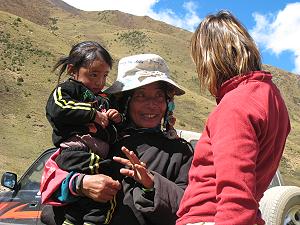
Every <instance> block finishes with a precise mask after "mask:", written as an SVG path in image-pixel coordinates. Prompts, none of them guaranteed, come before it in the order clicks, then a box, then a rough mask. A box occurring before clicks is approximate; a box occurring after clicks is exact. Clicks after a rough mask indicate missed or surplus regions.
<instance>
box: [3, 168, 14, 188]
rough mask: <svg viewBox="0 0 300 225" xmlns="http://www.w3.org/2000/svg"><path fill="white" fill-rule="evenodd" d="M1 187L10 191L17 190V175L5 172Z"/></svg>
mask: <svg viewBox="0 0 300 225" xmlns="http://www.w3.org/2000/svg"><path fill="white" fill-rule="evenodd" d="M1 185H2V186H4V187H7V188H9V189H12V190H15V189H17V174H15V173H11V172H5V173H4V174H3V175H2V178H1Z"/></svg>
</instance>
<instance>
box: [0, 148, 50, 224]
mask: <svg viewBox="0 0 300 225" xmlns="http://www.w3.org/2000/svg"><path fill="white" fill-rule="evenodd" d="M54 151H55V149H49V150H47V151H45V152H44V153H43V154H41V156H40V157H38V159H37V160H36V161H35V162H34V163H33V164H32V165H31V166H30V167H29V169H28V170H27V171H26V172H25V173H24V175H23V176H22V177H21V178H20V180H19V181H18V183H17V185H16V188H14V189H13V190H9V191H6V192H1V193H0V225H1V224H42V223H41V222H40V213H41V194H40V191H39V189H40V181H41V176H42V172H43V169H44V165H45V162H46V161H47V159H48V158H49V157H50V155H51V154H52V153H53V152H54Z"/></svg>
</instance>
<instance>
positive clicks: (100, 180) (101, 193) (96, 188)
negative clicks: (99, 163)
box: [81, 174, 121, 202]
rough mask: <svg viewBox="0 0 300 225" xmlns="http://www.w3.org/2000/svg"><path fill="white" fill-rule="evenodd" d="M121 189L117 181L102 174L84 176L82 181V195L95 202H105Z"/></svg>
mask: <svg viewBox="0 0 300 225" xmlns="http://www.w3.org/2000/svg"><path fill="white" fill-rule="evenodd" d="M120 189H121V184H120V182H119V181H116V180H113V179H112V178H111V177H109V176H106V175H104V174H95V175H85V176H84V178H83V181H82V189H81V191H82V193H83V194H84V195H85V196H86V197H88V198H91V199H93V200H94V201H97V202H107V201H109V200H111V199H113V197H114V196H115V195H116V194H117V192H118V191H119V190H120Z"/></svg>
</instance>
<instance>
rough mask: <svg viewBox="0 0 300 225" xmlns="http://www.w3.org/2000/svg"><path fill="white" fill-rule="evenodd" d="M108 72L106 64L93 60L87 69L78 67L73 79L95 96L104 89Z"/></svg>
mask: <svg viewBox="0 0 300 225" xmlns="http://www.w3.org/2000/svg"><path fill="white" fill-rule="evenodd" d="M109 71H110V67H109V65H108V64H107V63H106V62H104V61H101V60H95V61H94V62H93V63H92V64H91V65H90V66H89V67H80V68H79V71H78V72H77V73H75V76H74V79H75V80H78V81H80V82H82V83H83V84H84V85H85V86H86V87H87V88H89V89H90V90H91V91H92V92H93V93H94V94H97V93H99V92H100V91H102V89H103V88H104V86H105V82H106V77H107V76H108V73H109Z"/></svg>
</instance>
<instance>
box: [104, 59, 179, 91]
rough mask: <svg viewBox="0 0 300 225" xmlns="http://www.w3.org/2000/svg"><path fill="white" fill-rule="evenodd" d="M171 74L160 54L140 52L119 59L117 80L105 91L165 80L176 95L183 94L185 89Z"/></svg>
mask: <svg viewBox="0 0 300 225" xmlns="http://www.w3.org/2000/svg"><path fill="white" fill-rule="evenodd" d="M169 74H170V72H169V68H168V66H167V64H166V62H165V60H164V59H163V58H162V57H160V56H159V55H155V54H140V55H133V56H128V57H124V58H122V59H121V60H120V61H119V65H118V77H117V80H116V81H115V82H114V83H113V84H112V85H111V86H110V87H109V88H107V89H106V90H105V92H106V93H109V94H115V93H119V92H124V91H129V90H132V89H135V88H138V87H141V86H144V85H146V84H151V83H154V82H156V81H164V82H166V83H167V84H168V85H169V86H170V87H171V88H173V90H174V94H175V95H183V94H184V93H185V91H184V90H182V89H181V88H180V87H179V85H178V84H176V83H175V82H174V81H173V80H171V79H170V78H169Z"/></svg>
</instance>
